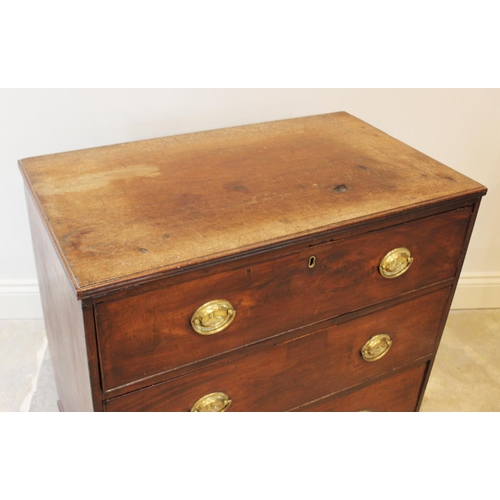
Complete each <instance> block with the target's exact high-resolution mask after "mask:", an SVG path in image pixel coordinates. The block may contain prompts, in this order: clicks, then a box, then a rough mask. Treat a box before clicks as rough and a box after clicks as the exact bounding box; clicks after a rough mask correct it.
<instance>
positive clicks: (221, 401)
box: [191, 392, 231, 412]
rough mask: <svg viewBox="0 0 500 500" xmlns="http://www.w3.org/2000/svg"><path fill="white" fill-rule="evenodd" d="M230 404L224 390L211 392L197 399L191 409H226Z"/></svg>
mask: <svg viewBox="0 0 500 500" xmlns="http://www.w3.org/2000/svg"><path fill="white" fill-rule="evenodd" d="M230 404H231V400H230V399H229V396H228V395H227V394H226V393H225V392H212V393H210V394H207V395H206V396H203V397H202V398H200V399H198V401H196V403H195V404H194V405H193V407H192V408H191V411H192V412H193V411H220V412H222V411H226V410H227V409H228V408H229V405H230Z"/></svg>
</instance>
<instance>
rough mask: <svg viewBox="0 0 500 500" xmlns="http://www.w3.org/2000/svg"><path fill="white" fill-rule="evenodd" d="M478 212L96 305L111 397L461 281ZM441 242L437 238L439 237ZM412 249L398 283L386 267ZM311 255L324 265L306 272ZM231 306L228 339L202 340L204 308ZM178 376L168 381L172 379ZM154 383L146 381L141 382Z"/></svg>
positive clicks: (450, 215)
mask: <svg viewBox="0 0 500 500" xmlns="http://www.w3.org/2000/svg"><path fill="white" fill-rule="evenodd" d="M469 217H470V207H468V208H464V209H460V210H454V211H452V212H449V213H445V214H438V215H435V216H432V217H428V218H425V219H420V220H417V221H413V222H409V223H407V224H401V225H398V226H394V227H390V228H386V229H384V230H381V231H374V232H368V233H366V234H363V235H359V236H357V237H353V238H347V239H344V240H341V241H335V242H332V243H327V244H323V245H318V246H316V247H311V248H309V249H307V250H306V251H302V252H297V253H294V254H290V255H287V256H284V257H281V258H277V259H268V260H264V261H262V262H260V263H258V264H252V265H245V262H244V261H243V262H242V263H241V265H242V267H241V268H239V269H237V270H233V269H232V270H230V271H225V270H224V268H223V267H222V269H220V271H219V272H218V273H216V274H213V275H208V276H203V277H197V279H196V280H191V279H189V275H186V279H187V281H186V282H184V283H181V284H179V285H174V286H168V284H169V283H168V280H166V282H165V285H166V286H165V287H164V288H163V289H159V290H155V291H153V292H150V293H144V294H142V295H135V296H131V297H129V298H125V299H121V300H117V301H114V302H104V303H102V304H97V305H96V324H97V333H98V345H99V352H100V356H101V370H102V380H103V386H104V389H105V390H110V389H113V388H116V387H119V386H122V385H126V384H130V383H132V382H135V381H137V380H141V379H147V378H149V377H151V376H153V375H156V374H159V373H162V372H169V371H171V370H174V369H175V368H180V367H182V366H184V365H186V364H192V363H195V362H198V361H201V360H203V359H207V358H210V357H212V356H215V355H217V354H221V353H225V352H228V351H231V350H233V349H236V348H239V347H242V346H245V345H249V344H251V343H254V342H257V341H262V340H264V339H266V338H268V337H271V336H276V335H278V334H280V333H285V332H287V331H290V330H292V329H296V328H301V327H304V326H306V325H310V324H313V323H318V322H320V321H323V320H326V319H328V318H332V317H335V316H338V315H341V314H346V313H349V312H351V311H355V310H358V309H361V308H364V307H367V306H369V305H372V304H375V303H378V302H382V301H384V300H388V299H391V298H393V297H396V296H398V295H400V294H403V293H407V292H409V291H412V290H418V289H419V288H423V287H425V286H429V285H431V284H433V283H438V282H441V281H445V280H447V279H449V278H453V277H454V276H455V273H456V268H457V265H458V260H459V257H460V255H461V248H462V241H463V239H464V237H465V232H466V230H467V227H468V222H469ZM436 235H439V238H438V239H437V238H436ZM400 246H406V247H408V248H409V249H411V252H412V255H413V257H414V262H413V264H412V266H411V267H410V269H409V270H408V271H407V272H406V273H405V274H404V275H402V276H401V277H399V278H396V279H385V278H383V277H382V276H381V275H380V273H379V271H378V265H379V263H380V261H381V260H382V258H383V257H384V255H385V254H386V253H387V252H389V251H390V250H392V249H394V248H397V247H400ZM311 255H314V256H315V257H316V266H315V267H314V268H312V269H310V268H309V267H308V265H307V264H308V260H309V257H310V256H311ZM214 299H226V300H229V301H230V302H231V303H232V305H233V306H234V307H235V309H236V311H237V313H236V317H235V319H234V321H233V323H232V324H231V325H230V326H229V327H228V328H227V329H226V330H224V331H223V332H220V333H218V334H215V335H211V336H202V335H199V334H197V333H195V332H194V331H193V329H192V328H191V325H190V319H191V316H192V315H193V313H194V311H195V310H196V309H197V308H198V307H199V306H200V305H202V304H204V303H206V302H208V301H210V300H214ZM172 376H175V373H169V374H168V375H167V374H165V377H168V378H170V377H172ZM144 384H147V380H145V381H144V383H143V385H144Z"/></svg>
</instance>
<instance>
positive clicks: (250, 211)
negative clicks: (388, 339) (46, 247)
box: [20, 112, 486, 297]
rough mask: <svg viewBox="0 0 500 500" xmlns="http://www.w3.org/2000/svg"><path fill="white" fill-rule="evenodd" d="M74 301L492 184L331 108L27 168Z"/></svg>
mask: <svg viewBox="0 0 500 500" xmlns="http://www.w3.org/2000/svg"><path fill="white" fill-rule="evenodd" d="M20 168H21V171H22V172H23V175H24V176H25V179H26V181H27V185H28V186H29V189H30V190H31V192H32V194H33V196H34V198H35V200H36V202H37V204H38V207H39V210H40V212H41V213H42V216H43V217H44V220H45V223H46V225H47V227H48V229H49V231H50V233H51V235H52V238H53V241H54V242H55V245H56V248H57V251H58V253H59V256H60V258H61V260H62V262H63V264H64V266H65V268H66V271H67V272H68V275H69V276H70V278H71V280H72V283H73V286H74V288H75V291H76V293H77V295H78V296H79V297H85V296H89V295H92V294H94V293H98V292H99V291H102V290H104V289H106V290H113V289H119V288H121V287H123V286H125V285H127V284H130V283H133V282H135V281H137V280H141V279H143V278H144V277H151V276H155V275H165V274H168V273H169V272H178V271H179V270H182V269H188V268H191V267H193V266H196V265H200V264H203V263H205V262H207V261H212V260H217V261H221V260H224V259H227V258H231V257H233V256H235V255H236V254H249V253H252V252H255V251H258V250H259V249H261V248H264V247H266V248H273V247H278V246H280V245H281V244H283V243H284V242H286V241H292V240H296V241H298V240H300V238H304V237H309V236H311V235H314V234H320V233H322V232H325V231H329V230H332V229H336V228H340V227H345V226H348V225H351V224H353V223H358V222H362V221H368V220H372V219H374V218H380V217H383V216H388V215H391V214H397V213H400V212H402V211H405V210H409V209H413V208H420V207H426V206H430V205H435V204H440V203H445V202H446V201H448V200H450V199H457V198H460V197H462V196H463V197H467V196H469V197H470V196H471V195H474V194H477V195H483V194H485V192H486V188H485V187H484V186H482V185H481V184H478V183H477V182H475V181H473V180H471V179H469V178H467V177H465V176H463V175H461V174H459V173H457V172H456V171H454V170H452V169H450V168H448V167H446V166H444V165H443V164H441V163H439V162H437V161H436V160H433V159H431V158H429V157H428V156H426V155H424V154H422V153H420V152H418V151H416V150H415V149H413V148H411V147H409V146H407V145H405V144H403V143H401V142H400V141H398V140H396V139H394V138H392V137H390V136H389V135H387V134H385V133H383V132H381V131H380V130H378V129H376V128H374V127H372V126H370V125H368V124H367V123H365V122H363V121H361V120H359V119H357V118H355V117H353V116H351V115H349V114H347V113H344V112H341V113H332V114H326V115H319V116H310V117H305V118H297V119H291V120H282V121H276V122H268V123H262V124H257V125H247V126H242V127H233V128H227V129H221V130H213V131H209V132H201V133H195V134H186V135H180V136H173V137H164V138H158V139H152V140H146V141H137V142H131V143H126V144H118V145H113V146H106V147H99V148H92V149H86V150H80V151H73V152H68V153H60V154H54V155H47V156H40V157H34V158H28V159H24V160H21V161H20Z"/></svg>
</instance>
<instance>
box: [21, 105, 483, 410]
mask: <svg viewBox="0 0 500 500" xmlns="http://www.w3.org/2000/svg"><path fill="white" fill-rule="evenodd" d="M20 168H21V172H22V174H23V176H24V179H25V183H26V188H27V189H26V192H27V202H28V207H29V214H30V223H31V228H32V236H33V242H34V249H35V257H36V262H37V269H38V278H39V284H40V289H41V294H42V304H43V310H44V317H45V322H46V331H47V337H48V341H49V348H50V352H51V357H52V360H53V365H54V371H55V376H56V384H57V389H58V394H59V398H60V408H61V409H62V410H64V411H226V410H227V411H363V410H369V411H416V410H418V408H419V405H420V402H421V400H422V396H423V393H424V390H425V386H426V383H427V379H428V377H429V374H430V370H431V367H432V363H433V360H434V357H435V354H436V351H437V348H438V345H439V341H440V336H441V334H442V331H443V328H444V325H445V322H446V319H447V315H448V312H449V308H450V304H451V301H452V298H453V294H454V291H455V288H456V285H457V281H458V278H459V274H460V270H461V267H462V264H463V261H464V258H465V253H466V249H467V245H468V242H469V239H470V237H471V233H472V229H473V225H474V220H475V218H476V215H477V212H478V208H479V204H480V200H481V197H482V196H483V195H484V194H485V193H486V188H485V187H484V186H482V185H480V184H478V183H476V182H474V181H472V180H471V179H469V178H467V177H465V176H463V175H461V174H459V173H457V172H455V171H454V170H452V169H450V168H448V167H446V166H444V165H442V164H440V163H439V162H437V161H435V160H432V159H431V158H429V157H427V156H425V155H424V154H422V153H420V152H418V151H416V150H414V149H412V148H411V147H409V146H407V145H405V144H403V143H401V142H399V141H397V140H396V139H394V138H392V137H390V136H388V135H387V134H385V133H383V132H381V131H380V130H377V129H376V128H374V127H372V126H370V125H368V124H367V123H365V122H363V121H361V120H359V119H357V118H355V117H353V116H351V115H349V114H347V113H333V114H326V115H319V116H310V117H305V118H298V119H292V120H283V121H277V122H269V123H263V124H257V125H249V126H243V127H233V128H228V129H222V130H215V131H208V132H202V133H195V134H186V135H180V136H173V137H165V138H158V139H152V140H147V141H138V142H132V143H126V144H119V145H113V146H107V147H100V148H93V149H87V150H81V151H74V152H69V153H60V154H54V155H48V156H41V157H36V158H29V159H25V160H21V161H20Z"/></svg>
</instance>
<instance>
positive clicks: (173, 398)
mask: <svg viewBox="0 0 500 500" xmlns="http://www.w3.org/2000/svg"><path fill="white" fill-rule="evenodd" d="M449 291H450V289H449V288H444V289H441V290H438V291H436V292H433V293H430V294H427V295H424V296H421V297H418V298H416V299H413V300H410V301H407V302H403V303H400V304H398V305H396V306H393V307H390V308H388V309H385V310H380V311H377V312H374V313H371V314H367V315H365V316H362V317H360V318H357V319H355V320H352V321H347V322H345V323H342V324H339V325H336V326H333V327H330V328H326V329H324V330H320V331H317V332H315V333H311V334H309V335H305V336H304V337H300V338H298V339H295V340H291V341H288V342H284V343H282V344H278V345H276V346H274V347H270V348H268V349H265V350H263V351H259V352H254V353H251V354H248V355H246V356H245V355H243V356H239V357H236V358H234V359H231V360H229V361H225V362H223V363H220V364H217V365H215V366H210V367H208V368H205V369H203V370H199V371H197V372H195V373H191V374H188V375H185V376H183V377H179V378H176V379H174V380H170V381H167V382H162V383H159V384H156V385H154V386H152V387H150V388H146V389H142V390H139V391H137V392H134V393H131V394H127V395H124V396H119V397H116V398H113V399H111V400H109V401H107V402H106V403H105V410H106V411H189V410H190V409H191V408H192V407H193V405H195V404H196V402H197V401H201V403H202V404H201V410H200V411H207V410H206V408H207V407H208V406H209V403H206V402H205V403H203V401H204V396H207V395H212V394H217V393H218V394H221V395H223V396H224V398H226V403H227V400H228V399H229V400H230V401H231V404H230V406H229V407H228V409H229V411H286V410H289V409H291V408H295V407H298V406H300V405H304V404H306V403H308V402H310V401H313V400H316V399H318V398H321V397H324V396H327V395H329V394H333V393H336V392H338V391H341V390H343V389H346V388H348V387H352V386H355V385H358V384H361V383H363V382H365V381H367V380H369V379H371V378H373V377H376V376H379V375H381V374H383V373H386V372H390V371H391V370H394V369H396V368H399V367H401V366H404V365H406V364H408V363H411V362H413V361H415V360H417V359H421V358H425V357H426V356H430V355H431V354H432V353H433V350H434V345H435V342H436V337H437V335H438V333H439V327H440V324H441V317H442V315H443V310H444V305H445V303H446V300H447V298H448V294H449ZM377 339H378V340H377ZM205 400H206V401H210V399H206V398H205ZM222 403H223V401H222V399H221V400H220V401H219V403H217V404H222ZM203 405H204V406H203ZM203 408H205V410H204V409H203ZM212 411H214V410H212Z"/></svg>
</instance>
